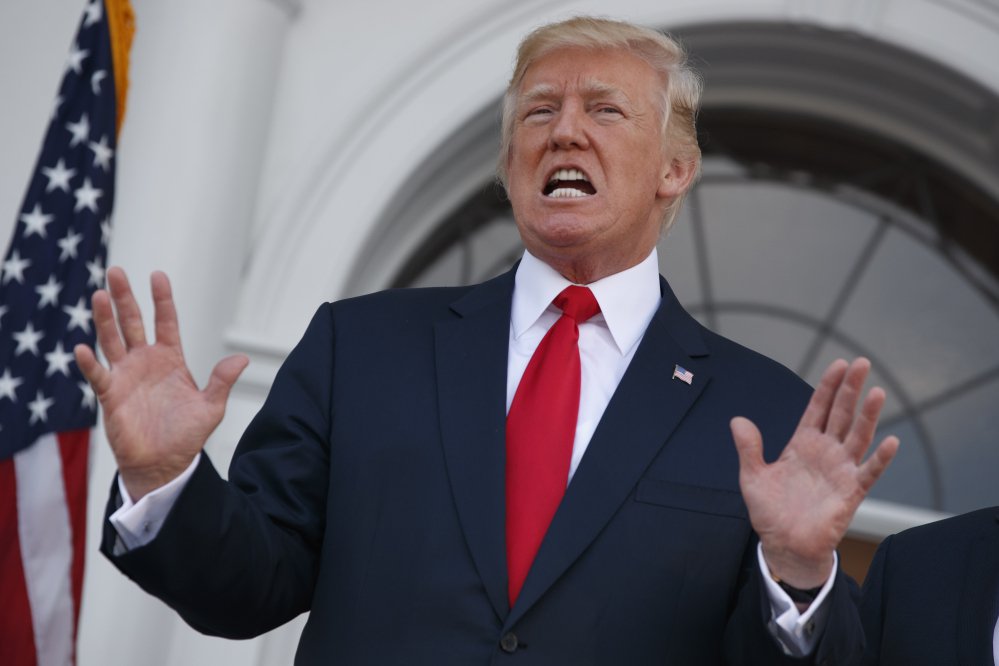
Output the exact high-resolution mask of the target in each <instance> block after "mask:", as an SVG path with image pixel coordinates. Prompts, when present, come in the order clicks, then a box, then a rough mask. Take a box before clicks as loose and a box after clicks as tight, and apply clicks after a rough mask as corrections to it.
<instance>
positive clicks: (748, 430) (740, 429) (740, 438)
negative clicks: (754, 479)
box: [729, 416, 766, 474]
mask: <svg viewBox="0 0 999 666" xmlns="http://www.w3.org/2000/svg"><path fill="white" fill-rule="evenodd" d="M729 427H730V428H732V439H734V440H735V450H736V451H737V452H738V453H739V471H740V473H741V474H755V473H756V472H757V471H759V470H760V469H762V468H763V467H764V465H765V464H766V463H764V462H763V435H761V434H760V429H759V428H757V427H756V424H755V423H753V422H752V421H750V420H749V419H747V418H745V417H743V416H736V417H735V418H734V419H732V421H731V422H730V423H729Z"/></svg>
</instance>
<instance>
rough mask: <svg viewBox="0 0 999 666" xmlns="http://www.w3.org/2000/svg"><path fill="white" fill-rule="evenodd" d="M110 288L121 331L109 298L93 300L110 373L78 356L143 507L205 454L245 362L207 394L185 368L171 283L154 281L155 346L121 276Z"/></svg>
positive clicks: (226, 369) (231, 364)
mask: <svg viewBox="0 0 999 666" xmlns="http://www.w3.org/2000/svg"><path fill="white" fill-rule="evenodd" d="M108 283H109V286H110V287H111V293H112V295H113V296H114V301H115V305H116V307H117V311H118V322H117V325H116V323H115V319H114V314H113V312H112V309H111V303H110V299H109V297H108V294H107V293H105V292H98V293H97V294H95V295H94V322H95V324H96V327H97V335H98V341H99V342H100V345H101V349H102V350H103V352H104V355H105V356H106V357H107V359H108V363H109V366H110V368H109V369H105V368H104V367H102V366H101V365H100V364H99V363H98V362H97V360H96V359H95V358H94V355H93V351H92V350H90V349H89V348H86V347H81V348H78V349H77V360H78V362H79V365H80V368H81V370H82V371H83V373H84V375H85V376H86V377H87V379H88V381H90V383H91V384H92V385H93V387H94V391H95V393H96V394H97V397H98V399H99V400H100V402H101V406H102V407H103V409H104V422H105V430H106V432H107V436H108V440H109V441H110V443H111V448H112V450H113V451H114V455H115V458H116V461H117V463H118V468H119V470H120V472H121V474H122V479H123V480H124V481H125V484H126V486H127V487H128V489H129V492H130V493H131V494H132V495H133V499H138V497H141V496H142V495H143V494H145V493H146V492H148V491H149V490H151V489H153V488H155V487H157V486H159V485H162V484H163V483H165V482H166V481H169V480H170V479H172V478H173V477H174V476H176V475H177V474H179V473H180V472H181V471H183V470H184V469H185V468H186V467H187V466H188V465H189V464H190V461H191V460H192V459H193V458H194V456H195V455H196V454H197V453H198V451H200V450H201V448H202V447H203V446H204V443H205V441H206V440H207V439H208V436H209V435H210V434H211V432H212V431H213V430H214V429H215V427H216V426H217V425H218V423H219V421H221V419H222V415H223V413H224V411H225V400H226V397H227V395H228V392H229V388H230V387H231V386H232V383H233V382H235V380H236V378H237V377H238V375H239V373H240V372H241V371H242V369H243V367H245V365H246V360H245V359H244V358H240V357H230V358H228V359H225V360H223V361H222V362H220V363H219V364H218V365H217V366H216V368H215V370H214V371H213V373H212V378H211V380H210V381H209V383H208V386H207V387H206V388H205V390H204V391H201V390H199V389H198V387H197V385H196V384H195V382H194V379H193V377H192V376H191V373H190V371H189V370H188V369H187V365H186V364H185V362H184V357H183V352H182V350H181V346H180V339H179V335H178V328H177V319H176V312H175V310H174V307H173V299H172V296H171V294H170V286H169V282H168V281H167V279H166V276H165V275H162V274H157V275H154V276H153V296H154V301H155V303H156V338H157V339H156V342H155V343H153V344H148V343H147V342H146V338H145V331H144V328H143V324H142V320H141V315H140V313H139V309H138V305H137V304H136V302H135V299H134V297H133V296H132V293H131V290H130V289H129V286H128V281H127V279H126V278H125V275H124V273H123V272H122V271H120V270H119V269H112V270H110V271H109V272H108ZM119 327H120V330H121V334H120V335H119Z"/></svg>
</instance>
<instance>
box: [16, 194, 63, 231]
mask: <svg viewBox="0 0 999 666" xmlns="http://www.w3.org/2000/svg"><path fill="white" fill-rule="evenodd" d="M18 219H19V220H21V222H24V237H25V238H27V237H28V236H30V235H31V234H38V235H39V236H41V237H42V238H45V225H47V224H49V223H51V222H52V220H54V219H55V215H46V214H45V213H43V212H42V205H41V204H39V203H36V204H35V208H34V210H32V211H31V212H30V213H22V214H21V217H19V218H18Z"/></svg>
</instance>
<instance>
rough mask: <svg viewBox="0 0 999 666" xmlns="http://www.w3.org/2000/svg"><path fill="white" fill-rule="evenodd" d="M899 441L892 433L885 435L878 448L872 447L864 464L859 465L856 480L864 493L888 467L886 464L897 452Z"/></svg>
mask: <svg viewBox="0 0 999 666" xmlns="http://www.w3.org/2000/svg"><path fill="white" fill-rule="evenodd" d="M898 446H899V441H898V437H895V436H894V435H891V436H888V437H885V438H884V439H883V440H882V441H881V443H880V444H878V448H876V449H874V453H872V454H871V457H870V458H868V459H867V460H865V461H864V464H863V465H861V466H860V470H859V471H858V473H857V481H858V483H860V487H861V489H863V491H864V494H865V495H866V494H867V491H868V490H870V489H871V486H873V485H874V482H875V481H877V480H878V479H879V478H881V475H882V474H883V473H884V471H885V470H886V469H888V464H889V463H890V462H891V461H892V459H893V458H894V457H895V454H896V453H898Z"/></svg>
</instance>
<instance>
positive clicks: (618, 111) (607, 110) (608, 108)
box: [597, 104, 623, 116]
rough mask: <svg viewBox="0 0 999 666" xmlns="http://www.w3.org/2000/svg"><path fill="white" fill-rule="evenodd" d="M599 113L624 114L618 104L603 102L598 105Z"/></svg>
mask: <svg viewBox="0 0 999 666" xmlns="http://www.w3.org/2000/svg"><path fill="white" fill-rule="evenodd" d="M597 113H599V114H601V115H618V116H620V115H623V114H622V112H621V109H619V108H617V107H616V106H610V105H608V104H603V105H601V106H598V107H597Z"/></svg>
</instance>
